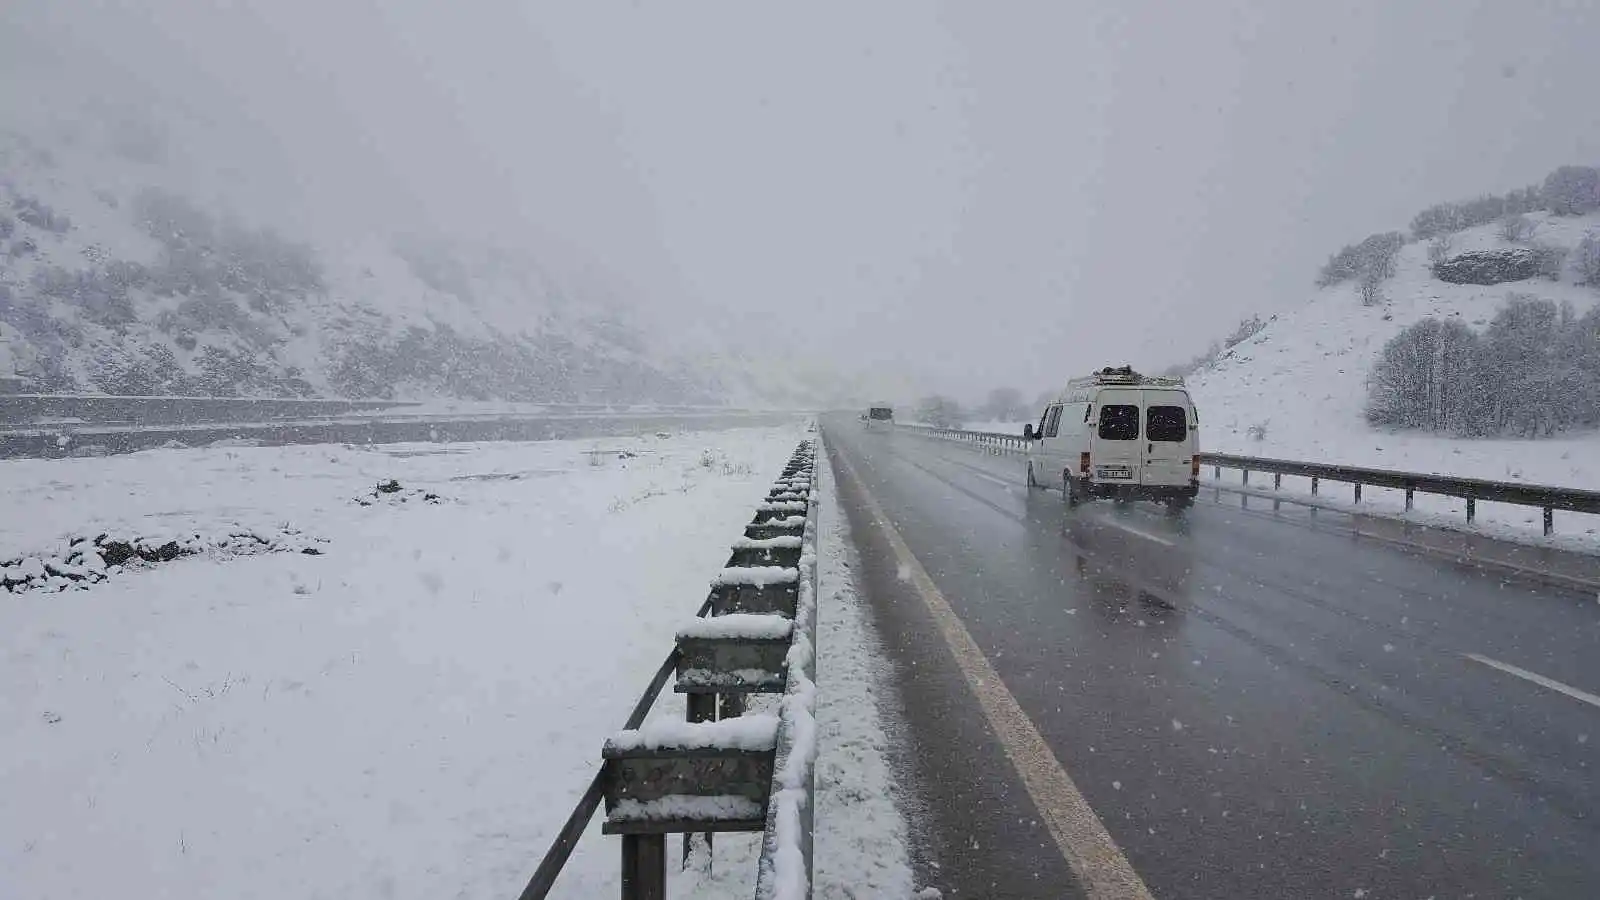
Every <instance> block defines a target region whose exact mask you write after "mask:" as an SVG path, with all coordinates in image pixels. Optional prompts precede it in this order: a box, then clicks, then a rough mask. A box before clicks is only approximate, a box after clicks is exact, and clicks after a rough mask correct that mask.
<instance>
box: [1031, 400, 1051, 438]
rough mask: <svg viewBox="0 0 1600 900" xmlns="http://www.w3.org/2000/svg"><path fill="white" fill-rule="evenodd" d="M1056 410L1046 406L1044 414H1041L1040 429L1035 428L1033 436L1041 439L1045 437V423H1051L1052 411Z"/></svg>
mask: <svg viewBox="0 0 1600 900" xmlns="http://www.w3.org/2000/svg"><path fill="white" fill-rule="evenodd" d="M1054 408H1055V407H1053V406H1046V407H1045V408H1044V412H1042V413H1040V414H1039V427H1038V428H1035V429H1034V430H1033V434H1034V436H1035V437H1041V438H1042V437H1044V426H1045V423H1047V422H1049V421H1050V410H1052V409H1054Z"/></svg>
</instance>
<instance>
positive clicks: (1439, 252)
mask: <svg viewBox="0 0 1600 900" xmlns="http://www.w3.org/2000/svg"><path fill="white" fill-rule="evenodd" d="M1455 246H1456V242H1455V239H1454V238H1452V237H1451V236H1450V235H1448V234H1441V235H1438V236H1437V237H1435V238H1434V239H1433V240H1431V241H1429V242H1428V262H1430V263H1441V262H1444V261H1445V260H1447V259H1449V258H1450V251H1451V250H1454V249H1455Z"/></svg>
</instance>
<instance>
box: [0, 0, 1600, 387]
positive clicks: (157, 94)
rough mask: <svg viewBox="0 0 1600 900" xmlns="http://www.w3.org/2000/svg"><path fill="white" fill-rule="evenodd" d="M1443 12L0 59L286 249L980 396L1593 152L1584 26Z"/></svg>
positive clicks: (930, 8) (293, 21)
mask: <svg viewBox="0 0 1600 900" xmlns="http://www.w3.org/2000/svg"><path fill="white" fill-rule="evenodd" d="M1441 9H1442V8H1441V7H1440V6H1439V5H1437V4H1424V3H1364V4H1358V5H1356V6H1353V7H1349V8H1339V9H1335V8H1331V7H1325V6H1319V5H1313V4H1296V5H1294V7H1293V8H1278V7H1274V8H1272V9H1267V10H1256V9H1251V8H1250V6H1249V4H1246V3H1242V2H1231V3H1218V4H1207V5H1205V6H1204V7H1178V8H1172V7H1169V6H1168V5H1165V4H1155V3H1150V2H1140V3H1135V4H1132V5H1124V6H1122V7H1120V8H1117V9H1102V8H1099V7H1095V6H1091V5H1087V4H1085V5H1082V6H1076V5H1075V6H1065V5H1062V4H1049V3H1032V4H1026V5H1017V6H1009V7H1006V8H1005V9H1004V10H999V9H995V8H989V7H978V6H976V5H962V4H953V3H945V4H923V3H912V2H900V3H885V4H874V5H873V6H872V7H871V8H869V9H860V8H855V7H852V6H846V5H844V4H826V5H823V6H821V7H818V6H811V7H807V8H806V9H805V10H803V11H800V10H795V9H790V8H780V7H775V6H762V7H750V6H732V5H722V6H701V7H692V8H691V7H684V6H671V7H668V6H665V5H659V6H649V5H644V4H636V3H607V4H585V5H583V6H581V7H565V6H557V5H554V4H540V3H520V4H519V3H511V2H497V3H490V4H480V5H475V6H472V7H465V8H460V9H454V8H453V9H451V10H449V11H448V12H444V11H439V10H437V9H435V8H433V7H432V5H430V4H424V3H416V2H403V3H389V4H383V3H376V2H374V3H357V2H341V3H334V4H318V3H312V2H288V3H267V2H260V3H253V4H241V5H238V6H234V7H231V8H228V9H209V8H204V7H202V6H199V5H194V4H187V3H181V2H157V3H148V4H145V3H131V2H130V3H108V4H103V5H97V6H95V7H93V8H92V9H86V8H83V7H74V8H70V9H69V8H67V7H66V6H65V5H63V4H58V3H48V2H38V0H33V2H21V3H12V4H8V5H7V7H6V9H5V10H4V11H3V12H0V25H3V27H0V73H4V77H5V79H6V81H8V82H10V84H8V85H7V90H8V91H9V92H15V95H17V96H26V97H27V98H28V100H29V101H30V102H32V103H35V104H40V105H44V106H49V105H50V103H51V102H52V100H53V98H56V97H58V96H59V97H60V98H62V102H63V103H64V104H65V103H75V102H77V101H79V100H81V99H83V98H86V97H91V96H102V97H103V98H104V101H105V102H106V103H109V104H111V105H112V106H114V107H117V108H118V109H119V112H121V113H126V114H130V115H135V116H140V115H152V116H154V117H156V118H165V119H172V118H179V117H185V116H187V117H193V118H195V119H204V120H207V121H209V122H210V123H211V124H212V125H214V126H215V128H216V130H217V131H218V132H219V133H220V134H221V136H222V139H223V143H221V144H219V145H217V146H216V147H211V148H192V149H193V150H194V151H196V152H209V153H212V155H213V156H214V157H226V159H227V163H228V165H229V166H231V167H233V168H235V169H237V170H238V171H239V172H241V173H243V174H244V175H246V176H247V177H242V178H240V179H238V180H237V183H233V184H228V185H225V186H223V187H221V188H216V190H219V191H221V190H226V191H228V192H231V193H230V200H231V202H232V203H233V204H234V205H235V206H236V210H235V211H236V212H237V213H238V214H240V215H241V216H242V217H244V218H246V219H247V220H256V221H263V222H274V223H290V224H291V225H292V226H293V229H294V231H293V233H292V234H291V236H292V237H295V238H300V237H302V236H310V237H312V238H313V239H316V240H318V241H321V240H337V239H342V238H345V237H348V236H351V235H357V234H360V233H363V232H367V231H372V232H379V233H383V234H394V233H397V232H399V233H404V232H414V231H432V232H437V233H438V234H439V235H441V236H443V237H445V238H447V239H453V240H458V241H461V242H463V243H493V244H496V245H502V246H519V247H526V248H529V249H530V252H531V253H532V255H533V256H535V257H537V258H540V259H545V260H548V261H550V262H551V264H553V265H555V266H557V267H558V268H559V267H560V266H561V265H562V260H563V257H569V258H571V259H572V260H575V261H576V262H575V264H576V265H577V266H580V267H594V268H596V269H598V270H599V271H601V272H604V273H605V278H606V280H607V281H608V282H610V283H613V284H616V285H620V286H621V288H620V292H621V293H622V294H624V295H625V296H624V299H625V300H626V302H627V303H628V304H629V305H631V306H632V307H634V308H635V309H637V310H638V311H639V313H640V315H641V317H642V318H643V320H644V321H647V322H650V323H655V324H656V325H657V326H659V327H662V328H666V329H670V328H673V327H674V324H675V323H679V324H682V325H683V326H684V327H685V328H688V327H699V328H702V329H706V328H709V329H711V330H712V331H713V332H715V333H716V334H717V335H718V337H719V338H720V339H722V340H726V341H730V342H734V343H737V344H738V345H739V346H741V347H744V348H747V349H748V350H749V351H750V352H752V353H755V354H759V350H760V346H761V343H760V342H761V341H763V340H768V339H770V336H771V335H772V334H773V333H774V328H775V325H777V324H781V325H782V326H783V330H784V333H786V334H788V335H790V336H792V338H793V340H794V341H795V350H796V351H797V352H798V354H799V355H800V356H802V357H803V358H804V359H805V360H806V362H807V364H808V365H811V366H814V367H817V368H828V369H833V370H835V371H837V372H841V373H848V374H847V379H855V380H857V381H858V383H859V384H860V385H861V392H862V393H863V394H873V395H876V394H885V395H890V394H893V395H895V396H897V397H899V398H900V399H910V397H909V396H900V395H909V394H911V393H913V392H915V393H916V394H919V395H920V394H923V393H934V392H937V393H943V394H947V395H950V396H952V397H955V398H956V399H958V400H960V401H962V402H974V401H978V400H981V399H982V398H983V396H984V394H985V393H987V391H988V390H989V389H991V388H994V387H999V386H1013V387H1016V388H1018V389H1020V390H1021V391H1022V392H1023V394H1024V395H1025V396H1027V397H1029V398H1030V399H1031V398H1032V397H1033V396H1034V395H1036V394H1037V393H1038V392H1039V391H1041V390H1045V389H1047V388H1050V387H1052V386H1055V385H1058V384H1060V383H1062V382H1064V381H1065V379H1066V378H1068V377H1070V376H1072V375H1074V374H1079V373H1081V372H1082V371H1087V370H1089V369H1092V368H1097V367H1099V366H1101V365H1120V364H1122V363H1125V362H1131V363H1133V364H1135V365H1136V366H1139V367H1146V368H1159V367H1161V366H1163V365H1166V364H1170V363H1174V362H1178V361H1180V360H1182V359H1186V358H1188V357H1190V356H1192V355H1194V354H1195V353H1197V352H1199V351H1201V350H1203V349H1204V348H1205V346H1206V345H1207V344H1209V343H1210V342H1212V341H1214V340H1217V339H1220V338H1222V337H1224V336H1225V335H1226V334H1227V333H1228V332H1229V331H1230V330H1231V329H1232V328H1233V327H1234V325H1236V324H1237V322H1238V321H1239V319H1241V318H1242V317H1245V316H1248V315H1251V314H1261V315H1262V316H1267V315H1271V314H1273V313H1275V312H1279V311H1281V310H1283V309H1291V308H1294V307H1295V306H1296V305H1298V304H1301V303H1304V302H1305V300H1306V298H1308V297H1309V295H1310V294H1311V293H1312V291H1313V286H1312V279H1313V277H1314V275H1315V271H1316V268H1317V267H1318V266H1319V265H1320V264H1321V263H1322V262H1323V261H1324V260H1325V259H1326V258H1327V257H1328V255H1329V254H1331V253H1332V252H1333V251H1335V250H1336V249H1338V248H1339V247H1340V246H1342V245H1344V244H1347V243H1352V242H1354V241H1357V240H1359V239H1360V238H1361V237H1363V236H1365V235H1366V234H1369V233H1372V232H1377V231H1388V230H1403V229H1404V228H1405V226H1406V224H1407V222H1408V221H1409V220H1410V218H1411V216H1412V215H1413V214H1414V213H1415V212H1417V211H1418V210H1421V209H1422V208H1424V207H1426V206H1428V205H1431V204H1433V203H1437V202H1441V201H1448V200H1456V199H1463V198H1468V197H1472V196H1476V195H1479V194H1482V193H1488V192H1501V191H1505V190H1508V189H1511V188H1515V187H1520V186H1523V185H1526V184H1530V183H1535V182H1537V181H1538V180H1540V179H1541V178H1543V176H1544V174H1545V173H1546V172H1548V171H1549V170H1550V169H1552V168H1554V167H1556V166H1558V165H1562V164H1569V163H1570V164H1594V163H1595V162H1597V161H1600V122H1597V120H1596V116H1597V114H1596V113H1595V112H1593V111H1592V109H1593V107H1592V104H1591V105H1588V106H1586V105H1585V103H1586V100H1585V93H1586V90H1587V89H1589V88H1590V86H1592V85H1593V84H1595V83H1600V55H1597V54H1595V53H1593V52H1592V49H1593V48H1592V46H1591V45H1592V40H1590V39H1592V36H1593V35H1594V34H1595V33H1596V26H1597V25H1600V15H1597V13H1596V10H1595V8H1594V6H1593V5H1592V4H1585V3H1565V4H1564V3H1547V4H1539V5H1536V6H1530V7H1517V8H1511V7H1502V6H1498V5H1491V4H1487V3H1474V4H1470V5H1466V4H1463V5H1454V6H1450V7H1448V8H1443V9H1444V11H1443V12H1442V13H1441ZM35 67H36V68H35ZM43 71H50V72H52V73H57V75H59V74H60V73H67V75H68V76H69V77H78V78H81V83H63V82H61V81H58V80H57V79H56V77H55V76H53V77H52V78H50V79H42V80H29V74H30V72H43ZM119 81H123V82H125V83H117V82H119ZM141 102H143V103H148V104H150V109H151V110H154V112H150V111H147V110H140V109H133V108H131V107H132V106H133V105H134V104H136V103H141ZM212 187H213V188H215V187H216V186H215V185H213V186H212Z"/></svg>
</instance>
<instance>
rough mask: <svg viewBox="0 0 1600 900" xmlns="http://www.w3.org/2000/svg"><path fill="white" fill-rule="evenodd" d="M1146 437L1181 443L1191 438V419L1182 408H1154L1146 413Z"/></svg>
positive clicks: (1153, 439)
mask: <svg viewBox="0 0 1600 900" xmlns="http://www.w3.org/2000/svg"><path fill="white" fill-rule="evenodd" d="M1144 433H1145V437H1147V438H1148V439H1150V440H1152V441H1173V442H1180V441H1184V440H1187V439H1188V437H1189V417H1188V415H1186V414H1185V413H1184V410H1183V407H1181V406H1152V407H1150V408H1149V410H1148V411H1147V412H1146V413H1145V426H1144Z"/></svg>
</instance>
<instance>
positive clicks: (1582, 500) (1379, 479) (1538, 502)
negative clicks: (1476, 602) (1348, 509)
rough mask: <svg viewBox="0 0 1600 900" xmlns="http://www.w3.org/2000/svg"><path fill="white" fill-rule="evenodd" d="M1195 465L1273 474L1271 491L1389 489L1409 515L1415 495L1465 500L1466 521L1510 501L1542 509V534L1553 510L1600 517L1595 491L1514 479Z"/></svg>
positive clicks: (1212, 458) (1256, 463) (1223, 456)
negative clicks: (1287, 485)
mask: <svg viewBox="0 0 1600 900" xmlns="http://www.w3.org/2000/svg"><path fill="white" fill-rule="evenodd" d="M1200 461H1201V462H1202V463H1203V464H1205V465H1208V466H1211V467H1212V470H1213V475H1214V477H1216V478H1221V477H1222V470H1223V469H1237V470H1239V472H1240V477H1241V484H1243V485H1245V486H1248V485H1249V484H1250V473H1251V472H1264V473H1267V474H1269V475H1271V476H1272V487H1273V490H1278V489H1280V488H1282V487H1283V476H1285V475H1291V476H1300V477H1304V478H1309V479H1311V493H1312V494H1318V493H1319V491H1320V489H1321V485H1322V482H1324V481H1337V482H1341V483H1344V484H1349V485H1351V486H1352V487H1353V489H1354V491H1353V493H1354V500H1355V502H1356V503H1360V502H1361V488H1362V486H1363V485H1368V486H1371V487H1381V488H1394V489H1397V490H1403V491H1405V492H1406V510H1407V511H1410V510H1411V509H1412V506H1413V504H1414V502H1415V499H1416V495H1417V494H1419V493H1421V494H1436V495H1439V496H1442V497H1455V498H1457V499H1459V500H1465V501H1466V505H1467V522H1468V524H1471V523H1472V522H1473V521H1474V520H1475V519H1476V518H1477V505H1478V502H1479V501H1480V500H1481V501H1489V502H1494V503H1509V504H1512V505H1514V506H1533V507H1538V508H1540V509H1541V510H1543V511H1544V533H1545V534H1546V535H1548V534H1550V533H1551V532H1553V531H1554V530H1555V511H1556V510H1558V509H1559V510H1565V511H1567V512H1579V513H1590V514H1600V491H1586V490H1580V489H1578V488H1563V487H1554V486H1550V485H1541V484H1523V483H1521V482H1515V481H1490V480H1487V479H1483V478H1460V477H1457V476H1454V475H1425V474H1422V473H1420V472H1400V471H1395V470H1393V469H1369V468H1365V467H1362V466H1345V465H1338V464H1327V463H1311V462H1298V461H1295V460H1287V459H1263V458H1261V457H1255V456H1237V455H1234V454H1230V453H1203V454H1201V455H1200Z"/></svg>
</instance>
